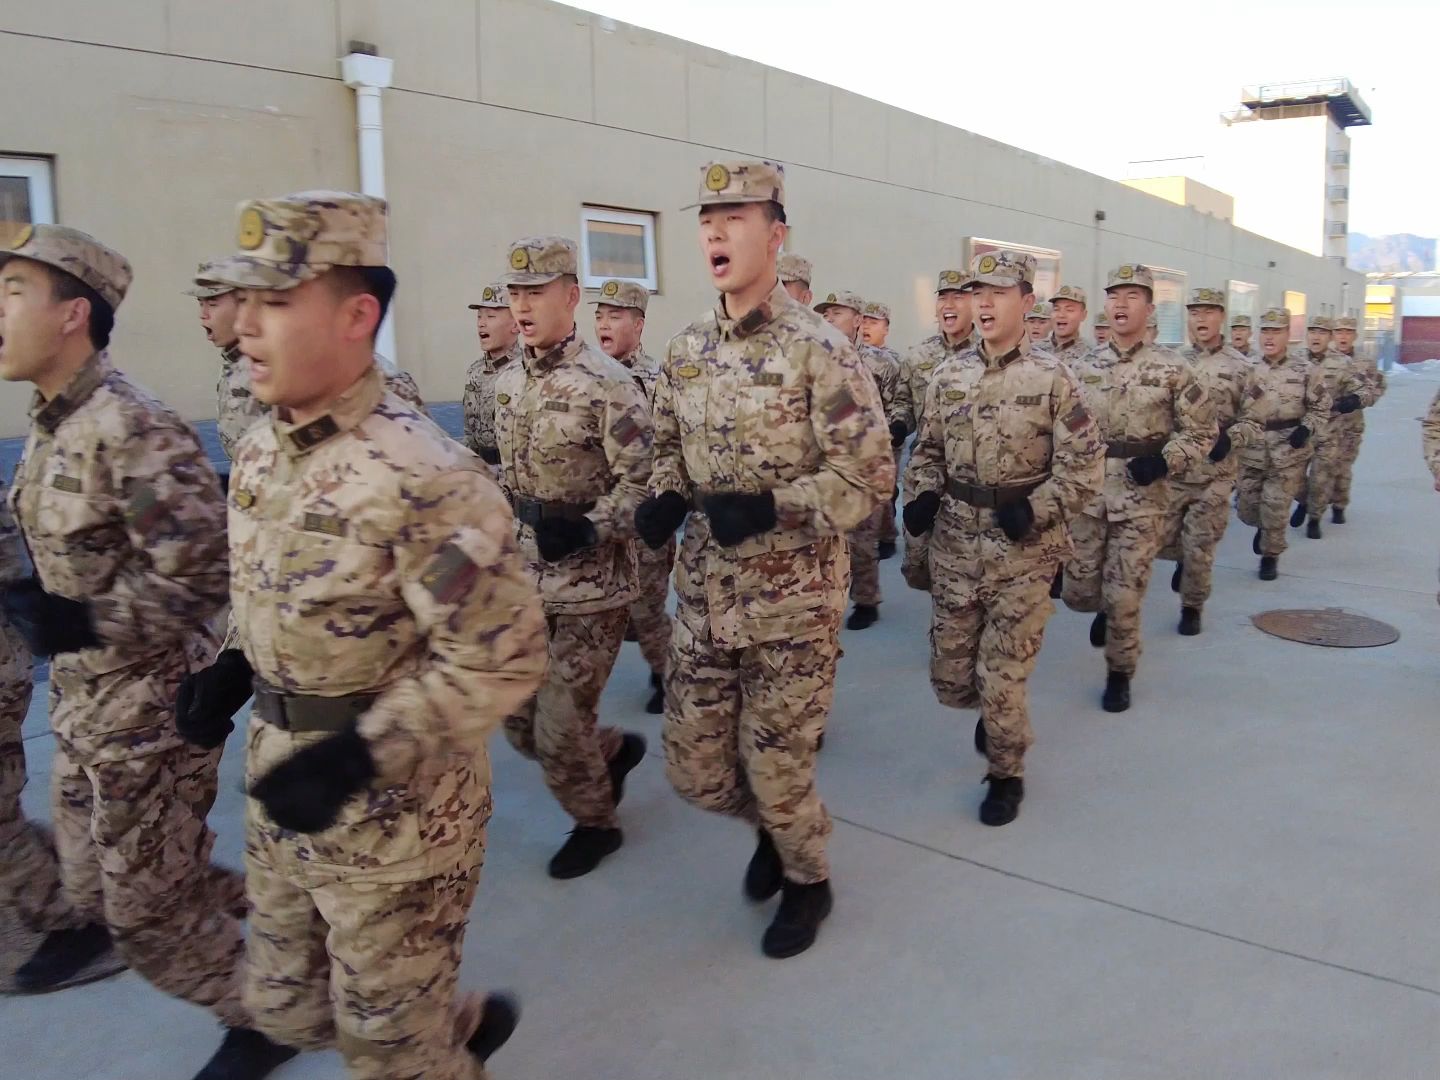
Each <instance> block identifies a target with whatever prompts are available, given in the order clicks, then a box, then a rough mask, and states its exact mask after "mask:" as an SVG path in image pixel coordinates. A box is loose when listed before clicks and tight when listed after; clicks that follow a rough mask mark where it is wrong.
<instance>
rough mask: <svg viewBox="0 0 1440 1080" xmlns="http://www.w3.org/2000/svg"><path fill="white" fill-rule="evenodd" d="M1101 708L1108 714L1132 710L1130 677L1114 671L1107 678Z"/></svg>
mask: <svg viewBox="0 0 1440 1080" xmlns="http://www.w3.org/2000/svg"><path fill="white" fill-rule="evenodd" d="M1100 707H1101V708H1102V709H1104V710H1105V711H1106V712H1124V711H1125V710H1126V709H1128V708H1130V676H1129V675H1122V674H1121V673H1120V672H1118V671H1112V672H1110V674H1109V675H1107V676H1105V695H1104V696H1103V697H1102V698H1101V699H1100Z"/></svg>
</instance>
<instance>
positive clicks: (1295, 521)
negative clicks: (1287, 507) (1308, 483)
mask: <svg viewBox="0 0 1440 1080" xmlns="http://www.w3.org/2000/svg"><path fill="white" fill-rule="evenodd" d="M1304 524H1305V504H1304V503H1303V502H1302V503H1296V504H1295V512H1294V513H1293V514H1291V515H1290V528H1292V529H1298V528H1300V526H1301V525H1304Z"/></svg>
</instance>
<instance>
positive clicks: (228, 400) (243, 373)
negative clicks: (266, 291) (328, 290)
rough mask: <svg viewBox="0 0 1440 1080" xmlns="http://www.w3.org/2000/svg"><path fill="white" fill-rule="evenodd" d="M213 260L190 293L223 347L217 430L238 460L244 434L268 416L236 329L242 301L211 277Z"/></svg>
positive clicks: (208, 332)
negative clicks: (252, 383) (238, 445)
mask: <svg viewBox="0 0 1440 1080" xmlns="http://www.w3.org/2000/svg"><path fill="white" fill-rule="evenodd" d="M213 265H214V264H213V263H201V264H200V266H199V267H198V268H197V269H196V271H195V287H194V288H193V289H190V290H189V291H188V293H187V295H189V296H193V297H195V300H196V302H197V303H198V304H199V305H200V325H201V326H202V327H204V329H205V336H206V337H207V338H209V339H210V344H211V345H214V346H215V347H216V348H217V349H219V350H220V381H219V383H217V384H216V387H215V394H216V398H217V400H216V407H215V433H216V434H217V435H218V436H219V437H220V449H222V450H223V451H225V456H226V457H227V458H230V459H231V460H234V458H235V444H236V443H238V442H239V441H240V436H242V435H244V434H245V432H247V431H249V430H250V429H251V428H252V427H254V426H255V424H256V423H257V422H259V421H260V420H262V419H264V417H265V411H266V410H265V406H264V405H262V404H260V402H258V401H256V400H255V395H254V394H252V393H251V392H250V369H249V368H248V367H247V366H246V364H245V356H244V354H243V353H241V352H240V338H239V335H237V334H236V333H235V313H236V311H237V310H238V309H239V306H240V301H239V297H238V296H237V295H236V293H235V290H234V289H231V288H229V287H228V286H225V285H221V284H220V283H219V282H216V281H213V280H211V278H210V268H211V266H213Z"/></svg>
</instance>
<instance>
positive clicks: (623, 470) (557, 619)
mask: <svg viewBox="0 0 1440 1080" xmlns="http://www.w3.org/2000/svg"><path fill="white" fill-rule="evenodd" d="M577 253H578V248H577V247H576V245H575V242H574V241H572V240H566V239H564V238H563V237H556V236H537V237H529V238H527V239H524V240H520V241H517V242H516V243H514V244H512V245H511V247H510V268H511V271H512V272H511V273H510V274H509V275H508V276H507V277H506V278H505V284H506V286H507V287H508V288H509V290H510V311H511V314H513V315H514V316H515V321H516V323H518V324H519V326H520V335H521V337H522V338H523V339H524V341H525V352H524V354H523V355H522V356H521V358H520V363H519V364H511V365H509V366H508V367H506V368H505V370H504V371H502V372H501V373H500V376H499V378H498V379H496V381H495V396H496V400H497V401H505V402H506V404H505V406H504V408H503V409H501V410H499V411H497V413H496V414H495V435H496V441H497V442H498V444H499V446H500V467H501V469H502V471H503V475H504V483H505V489H506V490H507V491H509V492H510V493H511V496H512V498H513V500H514V505H515V513H516V517H517V518H518V519H519V521H520V550H521V552H522V553H523V554H524V556H525V559H526V562H527V563H528V564H529V566H530V572H531V574H532V575H533V576H534V577H535V578H536V580H537V581H538V583H539V587H540V596H541V599H542V600H543V601H544V605H545V614H546V621H547V623H548V625H549V630H550V646H549V666H548V668H547V670H546V674H545V682H544V684H543V685H542V686H541V687H540V692H539V693H538V694H537V695H536V697H535V698H534V699H533V700H531V701H530V702H529V703H528V704H527V705H526V706H525V708H523V709H521V710H518V711H516V712H515V713H513V714H512V715H510V716H509V717H507V718H506V720H505V734H506V736H507V738H509V740H510V744H511V745H512V746H514V747H515V749H516V750H518V751H519V752H520V753H521V754H523V755H525V756H526V757H528V758H532V759H537V760H538V761H539V762H540V767H541V769H542V771H543V772H544V774H545V783H546V785H547V786H548V787H549V788H550V791H551V793H552V794H553V795H554V796H555V798H556V800H557V801H558V802H559V803H560V805H561V807H562V808H564V810H565V812H566V813H567V814H569V815H570V817H571V818H573V819H574V821H575V828H574V830H573V831H572V832H571V833H570V837H569V839H568V840H566V841H565V844H564V845H563V846H562V847H561V848H560V850H559V851H557V852H556V853H555V856H554V858H552V859H551V860H550V876H551V877H555V878H562V879H563V878H575V877H580V876H581V875H582V874H588V873H590V871H592V870H594V869H595V868H596V867H597V866H599V865H600V862H601V860H602V859H604V858H605V857H606V856H607V855H609V854H611V853H613V852H615V851H617V850H619V848H620V845H621V844H622V843H623V842H624V835H623V834H622V833H621V831H620V827H619V818H618V817H617V811H618V808H619V805H620V798H621V796H622V794H623V793H624V784H625V775H626V774H627V773H628V772H629V771H630V770H631V769H633V768H635V766H636V765H638V764H640V762H641V760H642V759H643V758H644V756H645V740H644V738H642V737H641V736H640V735H637V734H634V733H631V732H622V731H621V730H620V729H619V728H615V727H605V728H600V727H598V717H599V707H600V694H601V691H603V690H604V689H605V681H606V680H607V679H608V678H609V677H610V670H611V668H613V667H614V666H615V657H616V656H617V655H619V652H620V645H621V642H623V641H624V638H625V624H626V622H627V621H628V619H629V616H630V605H631V604H632V603H633V602H634V601H635V600H636V599H637V597H638V596H639V590H638V589H637V587H636V580H635V551H634V548H633V546H632V545H631V543H630V541H631V539H632V538H633V537H634V535H635V531H634V517H635V508H636V507H637V506H639V505H640V501H641V500H642V499H643V498H644V497H645V487H646V484H647V483H648V482H649V480H650V461H651V459H650V441H651V426H650V406H649V402H648V401H647V400H646V398H645V392H644V390H642V389H641V388H640V385H639V384H638V383H637V382H636V380H635V376H634V375H633V373H632V372H631V371H630V370H629V369H628V368H626V367H624V366H623V365H621V364H618V363H616V362H615V361H614V360H612V359H611V358H610V357H608V356H606V355H605V354H603V353H601V352H599V351H597V350H595V349H593V348H591V347H590V346H589V345H587V344H586V343H585V342H584V340H583V339H581V337H580V335H579V332H578V331H577V329H576V327H575V307H576V305H577V304H579V302H580V287H579V284H578V279H577V276H576V275H577V273H578V266H577Z"/></svg>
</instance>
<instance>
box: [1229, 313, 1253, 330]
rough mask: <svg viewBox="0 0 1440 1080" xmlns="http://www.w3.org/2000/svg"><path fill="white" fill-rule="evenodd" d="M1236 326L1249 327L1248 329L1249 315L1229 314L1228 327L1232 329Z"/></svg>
mask: <svg viewBox="0 0 1440 1080" xmlns="http://www.w3.org/2000/svg"><path fill="white" fill-rule="evenodd" d="M1236 327H1244V328H1245V329H1246V330H1249V329H1250V316H1249V315H1231V316H1230V329H1231V330H1234V329H1235V328H1236Z"/></svg>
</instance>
